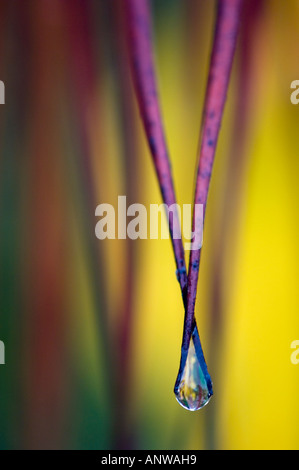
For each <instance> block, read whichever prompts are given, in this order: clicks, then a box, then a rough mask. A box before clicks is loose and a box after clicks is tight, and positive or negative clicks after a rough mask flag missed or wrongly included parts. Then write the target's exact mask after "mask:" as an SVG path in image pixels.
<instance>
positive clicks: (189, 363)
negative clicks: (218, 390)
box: [175, 339, 213, 411]
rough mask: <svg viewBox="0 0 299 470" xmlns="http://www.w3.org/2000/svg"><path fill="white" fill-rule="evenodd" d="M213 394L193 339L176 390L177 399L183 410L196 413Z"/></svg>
mask: <svg viewBox="0 0 299 470" xmlns="http://www.w3.org/2000/svg"><path fill="white" fill-rule="evenodd" d="M212 394H213V391H212V388H211V383H210V382H209V380H207V377H206V375H205V374H204V372H203V370H202V367H201V365H200V362H199V360H198V357H197V354H196V351H195V348H194V343H193V340H192V339H191V341H190V345H189V350H188V356H187V360H186V364H185V368H184V371H183V374H182V376H181V380H180V382H179V383H178V385H177V386H176V388H175V396H176V399H177V401H178V402H179V404H180V405H181V406H182V407H183V408H186V409H187V410H190V411H196V410H200V409H201V408H203V407H204V406H205V405H206V404H207V403H208V402H209V400H210V398H211V396H212Z"/></svg>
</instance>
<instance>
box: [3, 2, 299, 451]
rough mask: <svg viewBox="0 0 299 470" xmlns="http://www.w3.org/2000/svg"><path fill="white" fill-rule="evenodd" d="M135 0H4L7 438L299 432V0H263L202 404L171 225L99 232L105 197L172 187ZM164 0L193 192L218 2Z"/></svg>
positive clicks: (210, 324) (217, 189)
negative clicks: (142, 60)
mask: <svg viewBox="0 0 299 470" xmlns="http://www.w3.org/2000/svg"><path fill="white" fill-rule="evenodd" d="M124 1H125V0H112V1H111V0H88V1H86V0H85V1H84V0H51V1H50V0H28V1H26V2H24V1H22V0H0V24H1V27H0V79H1V80H3V81H4V83H5V100H6V103H5V105H2V106H1V109H0V213H1V218H0V225H1V229H0V340H2V341H3V342H4V343H5V348H6V349H5V353H6V357H5V361H6V364H5V365H2V366H0V448H1V449H23V448H24V449H154V450H156V449H163V450H165V449H183V450H184V449H263V448H265V449H285V448H289V449H296V448H299V436H298V420H299V400H298V389H299V365H298V366H295V365H293V364H292V363H291V360H290V356H291V353H292V350H291V348H290V345H291V342H292V341H294V340H298V339H299V315H298V310H299V309H298V307H299V297H298V277H299V249H298V235H297V232H298V230H299V222H298V218H297V214H298V201H299V185H298V175H299V161H298V152H299V142H298V119H299V107H296V106H294V105H292V104H291V102H290V94H291V90H290V84H291V82H292V81H293V80H295V79H299V68H298V60H297V55H298V52H297V44H298V41H299V27H298V24H299V3H298V1H297V0H290V1H288V2H281V1H279V0H273V1H271V2H270V1H263V0H245V2H244V3H245V9H244V15H243V21H242V26H241V30H240V36H239V42H238V49H237V51H236V56H235V61H234V68H233V74H232V78H231V83H230V88H229V94H228V101H227V106H226V109H225V114H224V120H223V125H222V129H221V134H220V140H219V143H218V149H217V153H216V160H215V167H214V172H213V177H212V183H211V187H210V194H209V200H208V206H207V215H206V226H205V233H204V247H203V253H202V262H201V267H200V275H199V287H198V298H197V305H196V317H197V322H198V326H199V331H200V335H201V338H202V342H203V348H204V351H205V355H206V359H207V363H208V367H209V371H210V373H211V376H212V379H213V383H214V396H213V398H212V400H211V402H210V403H209V405H208V406H207V407H205V408H204V409H203V410H201V411H198V412H194V413H191V412H188V411H186V410H184V409H183V408H181V407H180V406H179V405H178V403H177V402H176V400H175V397H174V395H173V386H174V382H175V379H176V374H177V371H178V366H179V359H180V346H181V337H182V328H183V315H184V311H183V304H182V300H181V294H180V289H179V284H178V283H177V280H176V276H175V263H174V258H173V254H172V249H171V243H170V241H169V240H136V241H130V240H103V241H99V240H98V239H97V238H96V237H95V225H96V223H97V218H96V217H95V208H96V206H97V205H98V204H100V203H109V204H113V205H114V206H115V207H117V198H118V196H119V195H126V196H127V203H128V205H129V204H130V203H133V202H139V203H142V204H145V206H146V207H149V205H150V204H155V203H161V202H162V201H161V196H160V193H159V189H158V183H157V180H156V177H155V173H154V169H153V165H152V162H151V157H150V153H149V150H148V147H147V144H146V141H145V136H144V132H143V129H142V126H141V122H140V118H139V114H138V110H137V105H136V100H135V97H134V92H133V89H132V83H131V78H130V73H129V70H128V61H127V56H126V47H125V40H124V34H123V18H122V9H121V3H122V2H124ZM151 6H152V13H153V25H154V47H155V56H156V67H157V77H158V83H159V91H160V99H161V106H162V111H163V117H164V123H165V130H166V135H167V140H168V144H169V151H170V156H171V160H172V166H173V174H174V180H175V185H176V190H177V199H178V203H179V204H187V203H191V202H192V199H193V183H194V171H195V164H196V151H197V145H198V136H199V128H200V121H201V112H202V107H203V100H204V93H205V86H206V79H207V73H208V66H209V55H210V50H211V44H212V38H213V28H214V19H215V6H216V2H215V1H213V0H209V1H208V0H187V1H183V0H154V1H151Z"/></svg>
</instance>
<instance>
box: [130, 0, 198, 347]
mask: <svg viewBox="0 0 299 470" xmlns="http://www.w3.org/2000/svg"><path fill="white" fill-rule="evenodd" d="M124 13H125V19H126V30H127V37H128V46H129V47H128V48H129V54H130V62H131V70H132V76H133V80H134V85H135V90H136V94H137V100H138V105H139V109H140V114H141V118H142V121H143V124H144V129H145V133H146V136H147V140H148V143H149V147H150V150H151V154H152V158H153V162H154V166H155V170H156V174H157V177H158V181H159V186H160V191H161V194H162V198H163V202H164V203H165V204H166V205H167V206H168V207H170V206H172V205H173V208H174V210H173V212H172V214H173V216H172V217H171V213H170V216H169V231H170V236H171V242H172V246H173V252H174V257H175V263H176V268H177V271H176V273H177V279H178V282H179V284H180V287H181V293H182V297H183V302H184V306H186V301H187V270H186V263H185V253H184V247H183V243H182V239H181V238H179V239H175V238H174V237H173V234H174V233H179V231H177V232H175V231H176V230H179V224H180V222H179V217H178V212H177V209H176V206H175V204H176V196H175V190H174V184H173V178H172V172H171V165H170V161H169V156H168V149H167V144H166V138H165V133H164V127H163V122H162V115H161V111H160V105H159V98H158V92H157V85H156V77H155V67H154V59H153V52H152V33H151V31H152V28H151V15H150V9H149V5H148V0H127V1H126V2H125V10H124ZM193 335H194V336H195V337H196V341H195V343H196V345H197V348H200V340H199V336H198V331H197V326H196V324H194V328H193ZM200 351H201V348H200ZM200 351H199V352H200Z"/></svg>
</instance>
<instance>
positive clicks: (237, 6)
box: [179, 0, 243, 375]
mask: <svg viewBox="0 0 299 470" xmlns="http://www.w3.org/2000/svg"><path fill="white" fill-rule="evenodd" d="M242 3H243V0H220V1H219V2H218V8H217V19H216V26H215V33H214V41H213V49H212V55H211V62H210V70H209V77H208V85H207V91H206V99H205V105H204V113H203V122H202V129H201V144H200V147H199V149H200V150H199V163H198V169H197V177H196V187H195V197H194V204H202V205H203V214H204V217H205V212H206V205H207V198H208V191H209V185H210V180H211V174H212V168H213V163H214V156H215V151H216V145H217V140H218V135H219V130H220V125H221V120H222V115H223V109H224V105H225V101H226V95H227V89H228V84H229V78H230V73H231V68H232V62H233V57H234V52H235V48H236V41H237V34H238V29H239V23H240V16H241V6H242ZM194 207H195V206H194ZM196 223H197V221H196V220H195V217H194V215H193V222H192V227H193V228H192V230H194V228H195V225H196ZM200 255H201V249H199V250H191V251H190V259H189V272H188V288H187V308H186V312H185V324H184V333H183V341H182V355H183V352H184V355H186V351H188V348H189V343H190V338H191V334H192V327H193V322H194V308H195V300H196V293H197V283H198V272H199V264H200ZM182 368H184V359H183V360H182V361H181V366H180V372H182ZM180 372H179V375H180Z"/></svg>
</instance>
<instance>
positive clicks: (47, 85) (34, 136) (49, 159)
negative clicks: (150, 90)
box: [25, 0, 67, 449]
mask: <svg viewBox="0 0 299 470" xmlns="http://www.w3.org/2000/svg"><path fill="white" fill-rule="evenodd" d="M27 8H29V9H30V28H31V32H32V37H31V47H32V50H31V54H32V75H31V87H32V89H31V93H32V96H31V106H32V108H31V113H32V114H31V121H30V130H29V134H30V138H31V140H30V145H29V148H30V152H31V165H32V166H31V181H32V189H31V195H32V201H31V220H30V224H31V227H32V232H31V248H30V254H31V263H30V268H31V273H30V274H29V275H30V280H29V281H28V284H29V289H30V294H29V295H28V298H29V308H30V305H31V312H30V313H31V318H29V322H30V325H31V328H30V331H29V332H28V335H29V341H30V346H31V354H30V357H29V360H30V363H29V365H28V368H29V374H28V384H27V387H28V410H27V416H26V421H27V422H26V433H27V434H26V436H25V447H27V448H34V449H45V448H50V449H51V448H59V447H61V446H62V445H63V440H62V438H63V436H62V433H63V422H64V415H65V409H66V396H65V394H66V374H65V367H64V365H65V359H66V358H65V354H66V351H65V318H64V311H65V306H64V302H63V299H64V297H63V293H64V287H65V282H66V279H65V274H66V273H65V256H66V251H65V248H66V246H65V244H66V242H67V238H66V230H67V228H66V226H65V222H64V212H63V196H64V194H63V187H62V181H61V179H60V178H61V173H60V172H61V161H60V159H61V154H60V152H61V151H59V148H58V145H59V138H58V132H59V129H58V122H59V112H58V108H57V103H59V99H60V98H59V91H60V81H61V76H62V70H63V47H62V44H63V41H62V36H63V25H62V24H61V16H60V2H59V0H52V1H51V3H49V2H47V1H46V0H40V1H39V2H36V1H31V2H28V3H27ZM29 272H30V269H29Z"/></svg>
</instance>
